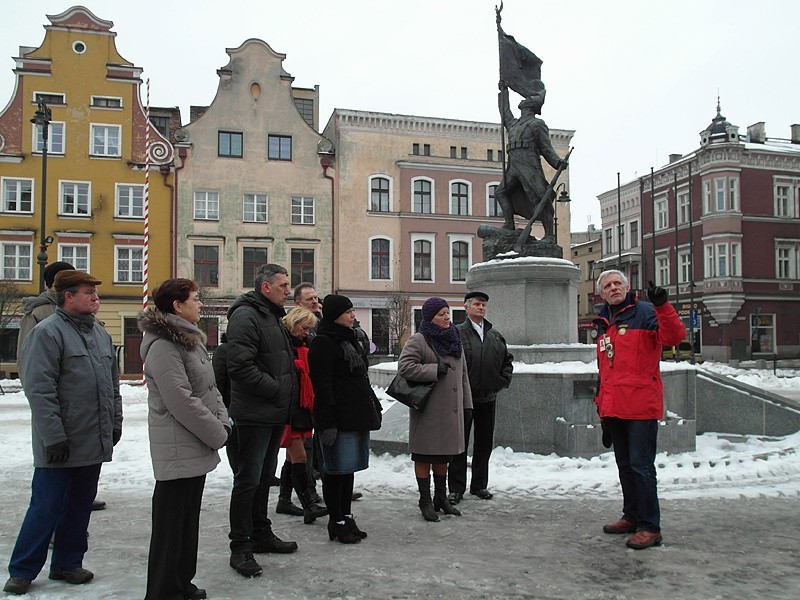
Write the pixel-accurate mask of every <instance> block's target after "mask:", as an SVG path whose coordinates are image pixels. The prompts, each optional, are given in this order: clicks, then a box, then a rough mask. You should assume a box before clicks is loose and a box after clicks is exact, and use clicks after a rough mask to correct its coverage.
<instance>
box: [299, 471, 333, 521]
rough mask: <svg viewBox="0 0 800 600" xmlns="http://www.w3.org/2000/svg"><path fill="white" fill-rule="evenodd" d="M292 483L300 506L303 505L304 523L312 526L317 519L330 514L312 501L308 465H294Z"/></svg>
mask: <svg viewBox="0 0 800 600" xmlns="http://www.w3.org/2000/svg"><path fill="white" fill-rule="evenodd" d="M292 483H293V484H294V491H295V492H297V497H298V498H300V504H302V505H303V523H305V524H306V525H310V524H311V523H313V522H314V521H316V520H317V517H324V516H325V515H327V514H328V509H327V508H325V507H324V506H319V505H317V504H314V503H313V502H312V501H311V490H310V489H309V488H308V474H307V473H306V463H292Z"/></svg>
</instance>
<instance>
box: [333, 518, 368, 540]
mask: <svg viewBox="0 0 800 600" xmlns="http://www.w3.org/2000/svg"><path fill="white" fill-rule="evenodd" d="M328 538H330V540H331V541H333V540H339V541H340V542H341V543H342V544H357V543H358V542H360V541H361V538H360V537H358V536H357V535H356V534H355V533H353V530H352V529H350V525H349V524H348V523H347V522H344V523H337V522H336V521H328Z"/></svg>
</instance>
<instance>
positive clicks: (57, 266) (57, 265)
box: [43, 260, 75, 287]
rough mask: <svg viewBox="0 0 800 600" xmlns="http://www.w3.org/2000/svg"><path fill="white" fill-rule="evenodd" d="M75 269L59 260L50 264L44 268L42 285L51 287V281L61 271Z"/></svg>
mask: <svg viewBox="0 0 800 600" xmlns="http://www.w3.org/2000/svg"><path fill="white" fill-rule="evenodd" d="M74 270H75V267H73V266H72V265H71V264H69V263H68V262H64V261H62V260H59V261H58V262H54V263H50V264H49V265H47V266H46V267H45V268H44V273H43V275H44V284H45V285H46V286H47V287H53V280H54V279H55V278H56V275H58V273H59V272H61V271H74Z"/></svg>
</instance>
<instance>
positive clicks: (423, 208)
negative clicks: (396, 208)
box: [411, 179, 433, 214]
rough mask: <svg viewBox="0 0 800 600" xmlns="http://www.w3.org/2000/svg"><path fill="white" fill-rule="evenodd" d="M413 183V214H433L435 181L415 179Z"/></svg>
mask: <svg viewBox="0 0 800 600" xmlns="http://www.w3.org/2000/svg"><path fill="white" fill-rule="evenodd" d="M412 183H413V187H412V189H413V197H412V199H411V212H415V213H423V214H431V213H433V181H431V180H430V179H414V180H413V182H412Z"/></svg>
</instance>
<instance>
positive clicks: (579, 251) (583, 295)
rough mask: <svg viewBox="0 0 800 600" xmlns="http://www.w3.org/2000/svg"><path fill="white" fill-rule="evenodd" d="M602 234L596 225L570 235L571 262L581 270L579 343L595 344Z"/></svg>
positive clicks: (579, 286)
mask: <svg viewBox="0 0 800 600" xmlns="http://www.w3.org/2000/svg"><path fill="white" fill-rule="evenodd" d="M600 234H601V232H600V231H598V230H597V229H596V228H595V227H594V225H589V227H588V228H587V229H586V231H579V232H575V231H573V232H572V233H571V234H570V239H571V242H572V243H571V244H570V249H569V250H570V257H569V258H570V260H571V261H572V262H573V263H575V266H576V267H578V269H579V270H580V281H579V283H578V342H580V343H582V344H592V343H594V336H595V335H596V331H595V329H596V326H595V324H594V318H595V317H596V316H597V314H598V310H597V306H596V304H597V298H596V295H595V289H594V288H595V279H596V278H597V276H598V275H600V270H599V268H598V267H599V262H600V259H601V257H602V256H603V247H602V246H603V245H602V240H601V237H600Z"/></svg>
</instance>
